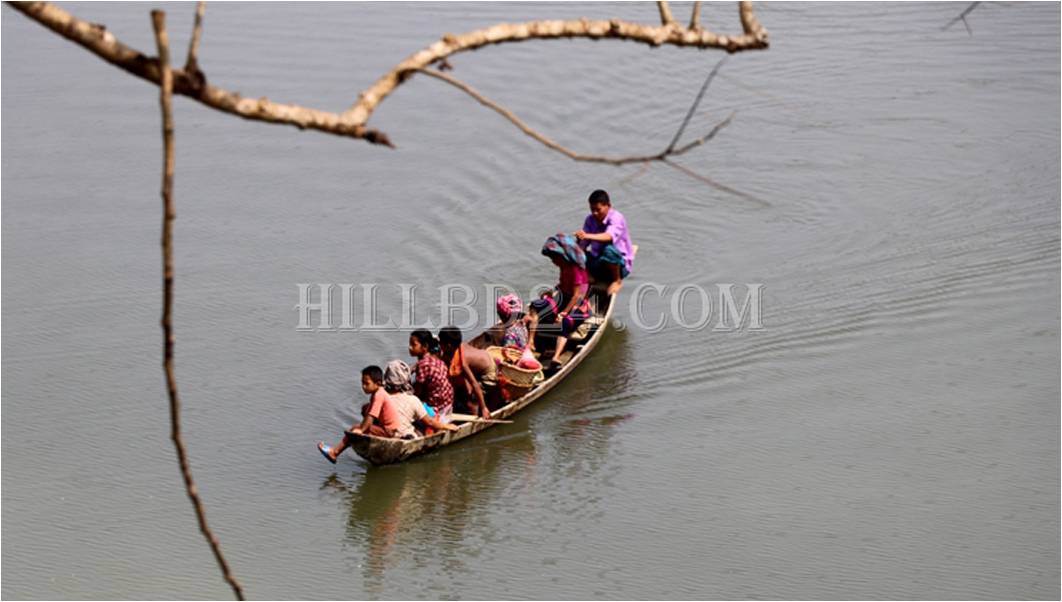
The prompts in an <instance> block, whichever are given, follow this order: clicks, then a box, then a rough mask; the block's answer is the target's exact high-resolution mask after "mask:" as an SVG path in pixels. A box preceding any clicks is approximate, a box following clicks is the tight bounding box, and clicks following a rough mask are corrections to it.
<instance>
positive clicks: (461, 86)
mask: <svg viewBox="0 0 1062 602" xmlns="http://www.w3.org/2000/svg"><path fill="white" fill-rule="evenodd" d="M417 72H418V73H423V74H424V75H428V76H431V77H434V78H436V79H439V80H442V81H444V82H446V83H448V84H450V85H451V86H453V87H455V88H457V89H458V90H461V91H462V92H464V93H465V94H468V95H469V96H471V97H472V98H475V99H476V100H477V101H479V103H480V104H481V105H483V106H485V107H487V108H489V109H491V110H492V111H494V112H496V113H498V114H499V115H501V116H502V117H504V118H506V119H508V120H509V122H510V123H512V124H513V125H515V126H516V127H517V128H519V129H520V131H522V132H523V133H525V134H527V135H528V136H530V137H531V138H533V139H535V140H537V141H538V142H540V143H542V144H543V145H544V146H546V147H547V148H549V149H552V150H555V151H557V152H558V153H561V154H562V155H564V156H566V157H568V158H570V159H573V160H575V161H583V162H587V163H605V164H608V165H626V164H628V163H645V162H648V161H662V160H664V159H665V158H667V157H670V156H674V155H681V154H683V153H685V152H687V151H689V150H690V149H692V148H694V147H697V146H700V145H702V144H704V143H705V142H707V141H709V140H711V139H712V138H714V137H715V135H716V134H717V133H719V131H720V130H722V129H723V128H724V127H726V126H727V125H729V124H730V121H731V120H732V119H733V118H734V113H731V114H730V115H729V116H728V117H727V118H726V119H724V120H723V121H721V122H719V123H718V124H716V125H715V127H713V128H712V130H711V131H710V132H708V133H707V134H705V135H704V136H701V137H700V138H698V139H697V140H694V141H693V142H690V143H689V144H686V145H683V146H682V147H679V148H674V142H672V144H671V146H669V147H668V148H667V149H665V150H663V151H661V152H659V153H655V154H652V155H637V156H630V157H607V156H603V155H587V154H584V153H579V152H576V151H573V150H571V149H570V148H567V147H565V146H563V145H561V144H559V143H557V142H555V141H554V140H553V139H551V138H549V137H548V136H546V135H544V134H542V133H540V132H538V131H536V130H535V129H534V128H532V127H531V126H529V125H527V123H525V122H524V120H522V119H520V118H519V117H517V116H516V115H515V114H514V113H513V112H512V111H510V110H508V109H506V108H505V107H503V106H501V105H499V104H498V103H496V102H494V101H493V100H491V99H489V98H487V97H486V96H484V95H483V94H481V93H480V92H478V91H477V90H476V89H475V88H473V87H472V86H469V85H468V84H466V83H464V82H462V81H461V80H459V79H457V78H455V77H453V76H452V75H449V74H447V73H443V72H441V71H437V70H435V69H418V70H417ZM679 134H681V131H680V132H679ZM676 140H677V138H676Z"/></svg>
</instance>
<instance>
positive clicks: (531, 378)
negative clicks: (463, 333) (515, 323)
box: [487, 347, 542, 392]
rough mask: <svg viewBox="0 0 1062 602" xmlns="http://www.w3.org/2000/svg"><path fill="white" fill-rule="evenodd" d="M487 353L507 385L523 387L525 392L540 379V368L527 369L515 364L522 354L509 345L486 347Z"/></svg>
mask: <svg viewBox="0 0 1062 602" xmlns="http://www.w3.org/2000/svg"><path fill="white" fill-rule="evenodd" d="M487 353H489V354H490V355H491V357H493V358H494V361H495V363H497V364H498V374H499V375H500V376H503V377H505V380H506V382H507V384H508V386H509V387H515V388H523V389H524V390H525V392H526V390H527V389H530V388H531V387H532V386H533V385H535V384H536V383H538V382H539V381H541V380H542V370H527V369H524V368H519V367H517V366H516V362H518V361H519V360H520V356H521V355H523V353H522V352H520V351H519V350H517V349H513V348H511V347H487Z"/></svg>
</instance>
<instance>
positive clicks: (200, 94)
mask: <svg viewBox="0 0 1062 602" xmlns="http://www.w3.org/2000/svg"><path fill="white" fill-rule="evenodd" d="M7 4H9V5H10V6H11V7H12V8H14V9H15V10H18V11H19V12H21V13H23V14H24V15H26V16H27V17H29V18H30V19H33V20H34V21H36V22H38V23H40V24H41V25H43V26H45V27H47V28H48V29H51V30H52V31H54V32H55V33H57V34H59V35H61V36H63V37H65V38H67V39H69V40H71V41H73V42H75V43H77V44H79V45H80V46H82V47H84V48H85V49H87V50H89V51H90V52H92V53H93V54H95V55H96V56H99V57H100V58H102V59H103V60H105V61H107V62H109V63H111V64H113V65H115V66H117V67H119V68H121V69H124V70H125V71H127V72H129V73H131V74H133V75H135V76H137V77H140V78H142V79H145V80H147V81H149V82H151V83H153V84H155V85H159V84H160V67H159V60H158V59H157V58H155V57H148V56H145V55H144V54H143V53H141V52H140V51H138V50H136V49H134V48H131V47H129V46H127V45H125V44H123V43H122V42H121V41H119V40H118V39H117V38H116V37H115V36H114V34H112V33H110V32H109V31H107V29H106V27H104V26H103V25H98V24H94V23H89V22H87V21H84V20H81V19H78V18H77V17H74V16H73V15H71V14H70V13H68V12H66V11H65V10H63V9H61V8H59V7H58V6H55V5H53V4H51V3H49V2H8V3H7ZM660 6H661V9H660V10H661V14H662V15H663V14H665V13H666V14H667V15H670V14H671V13H670V9H669V8H667V4H666V3H661V4H660ZM202 13H203V6H202V4H200V5H199V6H198V7H197V10H196V25H195V29H194V31H193V36H192V41H191V43H190V44H189V54H188V62H187V63H186V68H185V69H184V70H173V71H172V73H173V93H174V94H180V95H182V96H187V97H189V98H192V99H194V100H196V101H198V102H200V103H202V104H204V105H206V106H208V107H211V108H213V109H216V110H219V111H222V112H225V113H229V114H232V115H236V116H238V117H242V118H244V119H250V120H255V121H264V122H267V123H280V124H287V125H293V126H295V127H297V128H300V129H313V130H317V131H320V132H326V133H329V134H334V135H337V136H345V137H350V138H361V139H364V140H367V141H369V142H373V143H376V144H383V145H387V146H392V144H391V141H390V140H389V139H388V137H387V135H386V134H384V133H383V132H381V131H379V130H375V129H372V128H369V127H367V126H366V123H367V122H368V120H369V117H370V116H371V115H372V113H373V111H374V110H375V109H376V107H377V106H379V104H380V103H381V102H383V100H384V99H386V98H387V96H388V95H390V94H391V93H392V92H393V91H394V90H395V88H397V87H398V86H399V85H401V84H402V83H403V82H404V81H405V80H406V79H408V77H409V76H410V75H412V74H413V73H415V72H417V71H420V70H421V69H426V68H428V67H429V66H430V65H433V64H444V63H445V61H446V59H447V57H449V56H451V55H453V54H456V53H458V52H464V51H468V50H475V49H477V48H482V47H483V46H488V45H492V44H502V43H510V42H523V41H527V40H555V39H563V38H587V39H592V40H598V39H619V40H628V41H633V42H639V43H642V44H648V45H650V46H659V45H662V44H670V45H674V46H680V47H686V46H688V47H694V48H719V49H723V50H726V51H727V52H738V51H741V50H753V49H762V48H767V46H768V41H767V30H766V29H764V28H763V26H762V25H759V22H758V21H757V20H756V17H755V15H754V14H753V12H752V6H751V4H750V3H749V2H740V3H739V14H740V17H741V23H742V27H743V29H744V31H745V33H743V34H740V35H733V36H728V35H723V34H717V33H714V32H711V31H708V30H707V29H704V28H701V27H696V28H687V27H682V26H680V25H678V24H677V23H675V22H674V18H673V17H672V18H671V21H670V22H669V23H668V24H666V25H661V26H651V25H643V24H639V23H630V22H627V21H621V20H619V19H612V20H608V21H605V20H589V19H575V20H567V21H530V22H527V23H502V24H499V25H494V26H491V27H487V28H485V29H478V30H475V31H471V32H468V33H463V34H460V35H452V34H447V35H444V36H443V37H442V39H441V40H439V41H438V42H436V43H434V44H432V45H431V46H429V47H427V48H425V49H423V50H421V51H419V52H416V53H414V54H412V55H410V56H409V57H407V58H406V59H405V60H404V61H402V62H401V63H399V64H398V65H396V66H395V67H394V68H393V69H392V70H391V71H389V72H388V73H386V74H384V75H383V76H382V77H380V78H379V79H378V80H376V82H375V83H373V84H372V85H371V86H369V88H368V89H366V90H365V91H364V92H362V93H361V94H360V95H359V97H358V101H357V102H356V103H355V104H354V105H353V106H351V107H350V108H349V109H347V110H346V111H345V112H343V113H341V114H337V113H333V112H329V111H322V110H318V109H313V108H308V107H302V106H299V105H294V104H280V103H275V102H272V101H271V100H269V99H268V98H265V97H261V98H257V99H253V98H245V97H243V96H241V95H240V94H238V93H235V92H231V91H229V90H225V89H223V88H219V87H217V86H214V85H211V84H209V83H207V81H206V77H205V75H203V74H202V72H201V71H200V70H199V68H198V64H197V57H196V51H197V47H198V44H199V39H200V35H201V34H200V32H201V29H202Z"/></svg>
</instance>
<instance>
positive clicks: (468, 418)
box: [450, 414, 513, 424]
mask: <svg viewBox="0 0 1062 602" xmlns="http://www.w3.org/2000/svg"><path fill="white" fill-rule="evenodd" d="M450 421H451V422H453V421H460V422H485V423H487V424H512V423H513V421H512V420H495V419H493V418H480V417H479V416H473V415H472V414H450Z"/></svg>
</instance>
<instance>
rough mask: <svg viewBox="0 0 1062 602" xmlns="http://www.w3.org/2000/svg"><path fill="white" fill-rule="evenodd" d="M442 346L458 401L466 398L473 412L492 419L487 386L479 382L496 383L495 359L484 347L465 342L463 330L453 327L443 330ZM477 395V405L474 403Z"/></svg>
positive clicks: (440, 340)
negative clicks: (484, 395)
mask: <svg viewBox="0 0 1062 602" xmlns="http://www.w3.org/2000/svg"><path fill="white" fill-rule="evenodd" d="M439 349H440V350H441V351H442V353H441V357H442V359H443V361H444V362H446V364H447V366H449V368H448V370H447V374H448V375H449V377H450V384H451V385H452V386H453V389H454V399H455V401H462V402H463V403H464V405H465V406H466V408H467V410H469V412H470V413H472V412H474V413H475V414H476V415H477V416H479V417H481V418H487V419H489V418H490V410H488V409H487V402H486V399H485V398H484V397H483V387H481V386H480V384H479V381H481V380H482V381H484V382H486V383H490V384H493V383H494V382H495V381H496V379H497V373H496V370H497V366H496V365H495V364H494V358H492V357H491V356H490V354H489V353H487V352H486V351H484V350H482V349H476V348H475V347H473V346H471V345H469V344H468V343H463V342H461V331H460V330H458V329H457V328H455V327H453V326H444V327H443V328H442V329H440V330H439ZM473 397H474V398H475V405H474V406H473Z"/></svg>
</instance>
